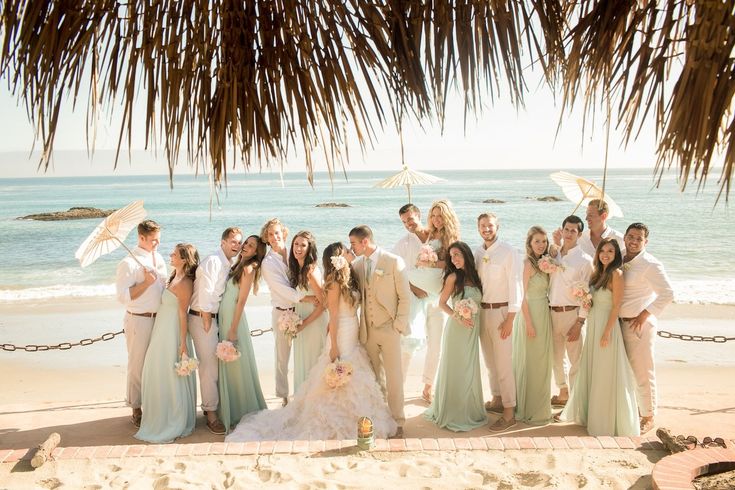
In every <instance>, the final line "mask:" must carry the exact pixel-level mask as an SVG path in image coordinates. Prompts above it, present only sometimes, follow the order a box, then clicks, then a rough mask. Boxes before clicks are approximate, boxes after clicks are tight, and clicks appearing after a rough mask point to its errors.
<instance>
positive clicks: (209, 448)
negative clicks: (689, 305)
mask: <svg viewBox="0 0 735 490" xmlns="http://www.w3.org/2000/svg"><path fill="white" fill-rule="evenodd" d="M524 449H525V450H531V449H540V450H549V449H550V450H569V449H573V450H577V449H584V450H590V449H633V450H641V451H663V450H664V447H663V445H662V444H661V442H659V440H658V439H657V438H656V437H577V436H565V437H488V438H482V437H470V438H460V437H458V438H441V439H388V440H386V439H378V440H376V441H375V448H374V449H373V451H381V452H401V451H458V450H466V451H488V450H489V451H514V450H524ZM356 450H357V447H356V441H355V440H354V439H346V440H342V441H334V440H329V441H262V442H231V443H226V442H204V443H193V444H132V445H122V446H85V447H58V448H56V449H55V450H54V452H53V457H54V459H59V460H63V459H99V458H136V457H160V456H208V455H217V456H219V455H225V454H226V455H255V454H308V453H323V452H330V453H335V454H349V453H354V452H355V451H356ZM35 452H36V449H35V448H30V449H28V448H26V449H0V463H14V462H17V461H21V460H29V459H31V458H32V457H33V455H34V454H35Z"/></svg>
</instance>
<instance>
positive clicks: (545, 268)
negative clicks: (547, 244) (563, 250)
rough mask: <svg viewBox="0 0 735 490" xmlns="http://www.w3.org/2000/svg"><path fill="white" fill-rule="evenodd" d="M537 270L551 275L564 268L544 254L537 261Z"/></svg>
mask: <svg viewBox="0 0 735 490" xmlns="http://www.w3.org/2000/svg"><path fill="white" fill-rule="evenodd" d="M538 268H539V269H541V272H545V273H547V274H553V273H554V272H556V271H563V270H564V266H563V265H561V262H559V261H558V260H556V259H553V258H551V256H550V255H549V254H546V255H544V256H543V257H541V258H540V259H539V261H538Z"/></svg>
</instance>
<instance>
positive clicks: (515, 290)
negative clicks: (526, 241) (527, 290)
mask: <svg viewBox="0 0 735 490" xmlns="http://www.w3.org/2000/svg"><path fill="white" fill-rule="evenodd" d="M499 229H500V224H499V223H498V218H497V216H496V215H495V214H493V213H483V214H481V215H480V216H478V217H477V231H478V232H479V233H480V236H481V237H482V241H483V243H482V245H480V246H479V247H477V248H476V249H475V265H476V266H477V272H478V273H479V275H480V279H481V280H482V303H481V305H480V306H481V307H482V311H481V316H480V321H481V323H480V325H481V330H480V346H481V347H482V355H483V357H484V358H485V365H486V366H487V370H488V375H489V377H490V390H491V391H492V395H493V398H492V400H491V401H489V402H487V403H485V409H486V410H488V411H493V412H499V413H502V414H503V415H502V417H500V418H499V419H498V420H497V421H496V422H495V423H494V424H492V425H491V426H490V430H491V431H493V432H502V431H504V430H507V429H509V428H511V427H513V426H514V425H515V424H516V420H515V417H514V411H515V406H516V384H515V378H514V377H513V361H512V353H513V343H512V335H511V334H512V333H513V320H514V318H515V316H516V313H518V311H519V310H520V309H521V301H522V300H523V281H522V275H521V261H520V258H519V256H518V252H517V251H516V250H515V249H514V248H513V247H512V246H511V245H510V244H508V243H506V242H503V241H500V240H499V239H498V230H499Z"/></svg>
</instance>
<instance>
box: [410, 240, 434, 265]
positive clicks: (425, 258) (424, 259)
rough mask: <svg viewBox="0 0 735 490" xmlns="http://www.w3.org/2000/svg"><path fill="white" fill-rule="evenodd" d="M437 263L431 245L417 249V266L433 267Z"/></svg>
mask: <svg viewBox="0 0 735 490" xmlns="http://www.w3.org/2000/svg"><path fill="white" fill-rule="evenodd" d="M438 261H439V257H437V255H436V252H435V251H434V248H433V247H432V246H431V245H428V244H426V245H421V249H419V255H418V259H417V263H416V265H417V266H419V267H420V266H422V265H424V264H429V265H433V264H436V263H437V262H438Z"/></svg>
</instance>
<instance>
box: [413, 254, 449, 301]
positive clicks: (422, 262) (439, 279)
mask: <svg viewBox="0 0 735 490" xmlns="http://www.w3.org/2000/svg"><path fill="white" fill-rule="evenodd" d="M438 260H439V258H438V256H437V255H436V251H435V250H434V249H433V248H432V246H431V245H429V244H425V245H422V246H421V249H420V250H419V255H418V258H417V261H416V267H415V268H413V269H411V270H409V271H408V282H410V283H411V284H413V285H414V286H416V287H417V288H419V289H423V290H424V291H426V292H427V293H429V294H432V295H435V296H438V295H439V293H441V290H442V283H443V280H444V271H443V270H442V269H440V268H439V267H433V266H434V265H436V263H437V261H438Z"/></svg>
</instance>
